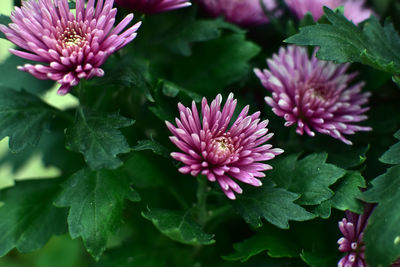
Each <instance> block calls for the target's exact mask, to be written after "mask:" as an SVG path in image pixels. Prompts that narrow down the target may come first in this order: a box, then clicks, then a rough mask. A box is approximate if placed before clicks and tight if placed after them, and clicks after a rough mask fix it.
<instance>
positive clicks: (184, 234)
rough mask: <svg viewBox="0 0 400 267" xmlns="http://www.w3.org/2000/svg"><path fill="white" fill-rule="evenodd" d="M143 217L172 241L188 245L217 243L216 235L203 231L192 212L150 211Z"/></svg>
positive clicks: (143, 213) (143, 214)
mask: <svg viewBox="0 0 400 267" xmlns="http://www.w3.org/2000/svg"><path fill="white" fill-rule="evenodd" d="M142 216H143V217H144V218H146V219H148V220H150V221H151V222H153V224H154V226H155V227H157V229H158V230H160V232H161V233H163V234H164V235H166V236H168V237H169V238H171V239H172V240H175V241H178V242H180V243H183V244H187V245H210V244H213V243H215V240H214V239H213V237H214V235H210V234H207V233H205V232H203V231H202V229H201V226H200V225H198V224H197V223H196V222H195V221H194V220H193V219H192V218H191V216H192V215H191V212H190V210H189V211H186V212H177V211H170V210H160V209H148V211H145V212H142Z"/></svg>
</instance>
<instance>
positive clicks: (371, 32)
mask: <svg viewBox="0 0 400 267" xmlns="http://www.w3.org/2000/svg"><path fill="white" fill-rule="evenodd" d="M324 11H325V16H326V17H327V19H328V20H329V21H330V23H331V24H317V25H313V26H308V27H304V28H301V29H300V33H298V34H296V35H294V36H292V37H290V38H288V39H287V40H286V42H288V43H294V44H297V45H316V46H319V47H320V49H319V50H318V53H317V57H318V58H319V59H323V60H333V61H335V62H338V63H345V62H360V63H363V64H367V65H370V66H372V67H374V68H376V69H379V70H383V71H386V72H389V73H392V74H399V73H400V53H399V51H400V36H399V34H398V33H397V32H396V30H395V29H394V27H393V24H392V23H390V22H387V23H386V24H385V25H384V26H383V27H382V26H381V25H380V24H379V21H378V20H377V19H376V18H373V17H372V18H370V19H369V20H368V21H367V22H366V23H365V25H364V28H363V30H361V29H360V28H357V27H356V26H355V25H354V24H353V23H352V22H350V21H348V20H347V19H346V18H345V17H344V16H343V15H342V14H340V12H336V13H335V12H333V11H332V10H330V9H329V8H326V7H324Z"/></svg>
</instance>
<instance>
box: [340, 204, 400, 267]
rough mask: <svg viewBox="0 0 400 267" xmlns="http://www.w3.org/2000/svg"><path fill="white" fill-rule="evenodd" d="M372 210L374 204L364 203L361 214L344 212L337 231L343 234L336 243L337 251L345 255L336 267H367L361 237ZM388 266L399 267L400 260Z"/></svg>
mask: <svg viewBox="0 0 400 267" xmlns="http://www.w3.org/2000/svg"><path fill="white" fill-rule="evenodd" d="M374 208H375V205H374V204H369V203H365V204H364V213H363V214H356V213H353V212H351V211H346V218H343V219H342V220H341V221H340V222H339V223H338V224H339V230H340V232H342V234H343V237H341V238H340V239H339V240H338V241H337V243H338V245H339V251H340V252H343V253H346V255H345V256H344V257H343V258H341V259H340V260H339V262H338V267H368V264H367V262H366V261H365V244H364V241H363V236H364V230H365V227H366V226H367V223H368V219H369V217H370V216H371V214H372V211H373V210H374ZM390 266H391V267H400V259H398V260H396V261H395V262H393V263H392V264H391V265H390Z"/></svg>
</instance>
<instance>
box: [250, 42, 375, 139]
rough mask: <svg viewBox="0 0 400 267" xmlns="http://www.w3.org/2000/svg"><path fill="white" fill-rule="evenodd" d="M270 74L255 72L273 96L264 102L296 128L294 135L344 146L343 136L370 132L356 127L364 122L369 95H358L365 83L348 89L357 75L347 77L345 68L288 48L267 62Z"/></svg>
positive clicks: (346, 66) (299, 49)
mask: <svg viewBox="0 0 400 267" xmlns="http://www.w3.org/2000/svg"><path fill="white" fill-rule="evenodd" d="M267 63H268V66H269V70H260V69H255V70H254V71H255V73H256V75H257V76H258V78H259V79H260V80H261V83H262V84H263V86H264V87H265V88H266V89H267V90H269V91H271V92H272V97H266V98H265V101H266V102H267V104H268V105H269V106H271V107H272V111H273V112H274V113H275V114H276V115H278V116H280V117H283V118H284V119H285V120H286V123H285V126H291V125H293V124H297V129H296V132H297V133H298V134H300V135H302V134H303V133H304V132H306V133H307V134H308V135H310V136H314V135H315V133H314V131H317V132H320V133H322V134H327V135H330V136H332V137H333V138H336V139H339V140H341V141H343V142H344V143H346V144H349V145H350V144H352V143H351V142H350V141H349V140H347V139H346V138H345V137H344V136H343V135H344V134H354V133H355V132H356V131H370V130H372V129H371V128H370V127H363V126H358V125H355V124H354V123H355V122H359V121H363V120H366V119H367V116H365V115H363V114H364V113H365V112H366V111H367V110H368V108H363V107H362V105H364V104H366V103H367V102H368V98H369V96H370V93H361V88H362V87H363V85H364V83H363V82H359V83H356V84H355V85H352V86H350V87H349V85H348V83H349V82H350V81H351V80H352V79H353V78H354V77H355V76H357V73H351V74H346V70H347V68H348V67H349V65H348V64H340V65H339V64H334V63H332V62H328V61H322V60H318V59H317V58H316V57H315V52H314V54H313V55H312V57H311V58H309V57H308V54H307V50H306V49H305V48H304V47H297V46H288V47H287V48H284V47H282V48H280V50H279V53H278V54H275V55H273V58H272V59H268V60H267Z"/></svg>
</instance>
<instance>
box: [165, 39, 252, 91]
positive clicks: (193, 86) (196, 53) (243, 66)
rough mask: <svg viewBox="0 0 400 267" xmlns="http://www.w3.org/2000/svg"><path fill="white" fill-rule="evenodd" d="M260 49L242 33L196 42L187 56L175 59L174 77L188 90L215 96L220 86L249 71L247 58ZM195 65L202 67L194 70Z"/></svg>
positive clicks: (239, 77)
mask: <svg viewBox="0 0 400 267" xmlns="http://www.w3.org/2000/svg"><path fill="white" fill-rule="evenodd" d="M259 51H260V48H259V47H258V46H257V45H255V44H254V43H252V42H249V41H247V40H246V39H245V35H244V34H231V35H227V36H223V37H221V38H219V39H217V40H213V41H210V42H207V43H204V44H201V45H198V46H196V47H195V48H194V49H193V55H192V56H191V57H190V58H185V59H182V60H180V61H179V62H177V65H176V66H175V68H174V69H173V79H174V80H176V81H177V82H176V83H177V84H179V85H181V86H183V87H185V88H188V89H190V90H191V91H194V92H196V93H198V94H202V95H211V96H212V97H215V95H216V92H218V90H220V88H225V87H226V86H228V85H230V84H232V83H234V82H238V81H239V80H240V79H242V78H244V77H245V75H246V74H248V73H249V72H250V66H249V64H248V61H249V60H250V59H251V58H253V57H254V56H255V55H257V54H258V53H259ZM211 61H212V62H213V63H212V64H210V62H211ZM194 68H197V69H200V70H201V71H199V72H193V71H192V70H193V69H194Z"/></svg>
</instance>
